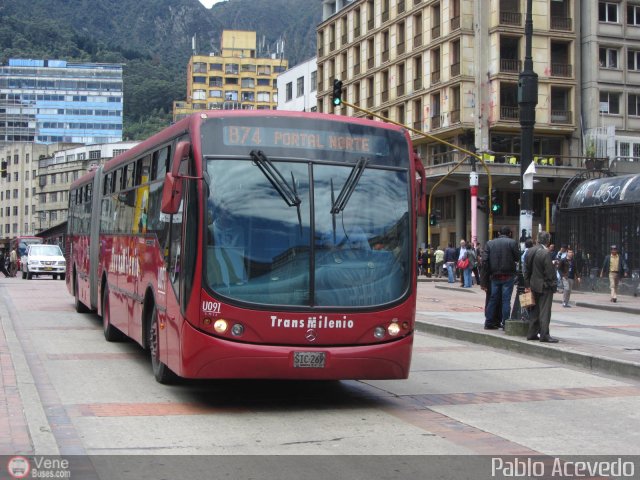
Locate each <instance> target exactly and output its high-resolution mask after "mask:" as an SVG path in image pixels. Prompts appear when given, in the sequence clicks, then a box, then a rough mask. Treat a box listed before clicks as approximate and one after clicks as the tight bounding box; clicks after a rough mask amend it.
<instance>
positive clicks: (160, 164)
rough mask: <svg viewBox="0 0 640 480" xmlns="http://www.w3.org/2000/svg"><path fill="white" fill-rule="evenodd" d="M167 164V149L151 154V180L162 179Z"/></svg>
mask: <svg viewBox="0 0 640 480" xmlns="http://www.w3.org/2000/svg"><path fill="white" fill-rule="evenodd" d="M168 162H169V147H164V148H161V149H160V150H158V151H157V152H153V165H152V169H151V170H152V171H151V180H158V179H161V178H164V175H165V173H167V167H168Z"/></svg>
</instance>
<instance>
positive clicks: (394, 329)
mask: <svg viewBox="0 0 640 480" xmlns="http://www.w3.org/2000/svg"><path fill="white" fill-rule="evenodd" d="M387 331H388V332H389V335H391V336H392V337H395V336H396V335H398V334H399V333H400V325H398V324H397V323H396V322H393V323H391V324H389V326H388V327H387Z"/></svg>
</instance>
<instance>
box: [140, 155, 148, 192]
mask: <svg viewBox="0 0 640 480" xmlns="http://www.w3.org/2000/svg"><path fill="white" fill-rule="evenodd" d="M150 173H151V155H146V156H145V157H144V158H141V159H140V160H138V173H137V174H138V177H139V178H140V181H139V185H142V184H143V183H147V182H148V181H149V174H150Z"/></svg>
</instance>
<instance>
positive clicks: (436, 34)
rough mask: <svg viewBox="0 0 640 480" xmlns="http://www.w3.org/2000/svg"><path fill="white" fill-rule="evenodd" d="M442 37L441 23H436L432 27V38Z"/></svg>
mask: <svg viewBox="0 0 640 480" xmlns="http://www.w3.org/2000/svg"><path fill="white" fill-rule="evenodd" d="M435 38H440V25H435V26H434V27H433V28H432V29H431V39H432V40H433V39H435Z"/></svg>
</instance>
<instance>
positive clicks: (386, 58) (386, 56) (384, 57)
mask: <svg viewBox="0 0 640 480" xmlns="http://www.w3.org/2000/svg"><path fill="white" fill-rule="evenodd" d="M388 61H389V50H385V51H384V52H382V63H384V62H388Z"/></svg>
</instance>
